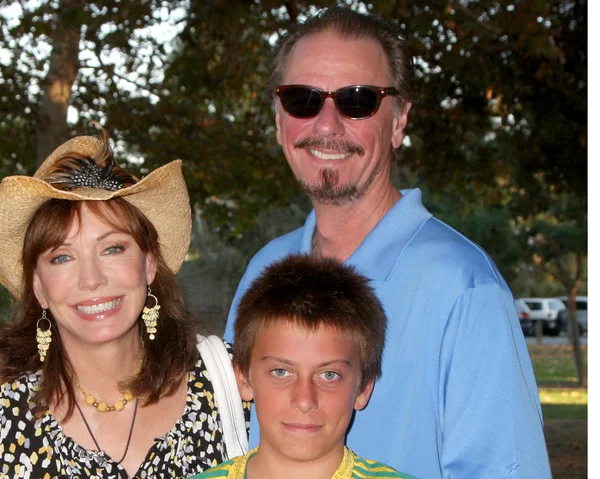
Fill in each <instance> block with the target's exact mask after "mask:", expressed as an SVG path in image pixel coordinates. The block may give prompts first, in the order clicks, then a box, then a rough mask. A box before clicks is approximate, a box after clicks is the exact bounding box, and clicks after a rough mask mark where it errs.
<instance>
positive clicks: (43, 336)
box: [35, 309, 52, 362]
mask: <svg viewBox="0 0 600 479" xmlns="http://www.w3.org/2000/svg"><path fill="white" fill-rule="evenodd" d="M40 321H48V329H46V331H43V330H42V329H40ZM35 326H36V335H35V339H36V340H37V347H38V354H39V355H40V361H41V362H44V359H46V354H48V348H49V347H50V343H51V342H52V323H51V322H50V320H49V319H48V318H47V317H46V309H42V317H41V318H40V319H38V321H37V324H36V325H35Z"/></svg>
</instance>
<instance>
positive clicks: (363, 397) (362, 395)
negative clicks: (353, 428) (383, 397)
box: [354, 379, 375, 411]
mask: <svg viewBox="0 0 600 479" xmlns="http://www.w3.org/2000/svg"><path fill="white" fill-rule="evenodd" d="M374 386H375V379H371V380H370V381H369V382H368V383H367V384H366V385H365V387H364V388H362V391H360V392H359V393H358V394H357V396H356V399H354V409H356V410H357V411H361V410H362V409H364V408H365V407H366V406H367V404H368V403H369V399H371V394H372V393H373V387H374Z"/></svg>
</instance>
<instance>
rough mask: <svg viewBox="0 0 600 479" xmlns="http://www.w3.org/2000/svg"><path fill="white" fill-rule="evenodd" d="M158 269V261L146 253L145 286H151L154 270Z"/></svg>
mask: <svg viewBox="0 0 600 479" xmlns="http://www.w3.org/2000/svg"><path fill="white" fill-rule="evenodd" d="M157 269H158V261H157V260H156V258H155V257H154V255H153V254H150V253H148V254H147V255H146V284H152V282H153V281H154V278H155V277H156V270H157Z"/></svg>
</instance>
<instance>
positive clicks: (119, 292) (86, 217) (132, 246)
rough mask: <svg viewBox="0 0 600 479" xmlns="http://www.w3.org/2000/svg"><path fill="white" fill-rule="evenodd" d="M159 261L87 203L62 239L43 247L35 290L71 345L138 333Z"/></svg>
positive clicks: (120, 338) (35, 280)
mask: <svg viewBox="0 0 600 479" xmlns="http://www.w3.org/2000/svg"><path fill="white" fill-rule="evenodd" d="M155 274H156V262H155V261H154V259H153V258H152V257H151V256H150V255H146V254H145V253H144V252H143V251H142V250H141V249H140V247H139V246H138V244H137V243H136V241H135V239H134V238H133V237H132V236H131V235H129V234H127V233H123V232H121V231H118V230H115V229H114V228H113V227H111V226H109V225H107V224H106V223H104V222H103V221H102V220H100V219H99V218H98V217H96V216H95V215H94V214H93V213H92V212H91V211H90V210H89V209H88V207H87V206H86V205H85V204H84V205H83V206H82V208H81V224H79V221H78V220H77V217H75V219H74V220H73V222H72V224H71V227H70V230H69V232H68V234H67V236H66V238H65V241H64V242H63V244H62V245H60V246H58V247H57V248H53V249H49V250H47V251H45V252H43V253H42V254H41V255H40V256H39V258H38V260H37V265H36V268H35V271H34V276H33V288H34V291H35V295H36V297H37V299H38V301H39V302H40V304H41V306H42V307H44V308H49V309H50V312H51V313H52V316H53V317H54V318H55V320H56V323H57V325H58V328H59V330H60V334H61V339H62V341H63V342H64V344H65V346H66V347H69V344H75V343H77V344H78V345H85V346H88V345H91V344H100V343H106V342H110V341H118V340H123V339H125V338H127V337H130V336H132V335H137V334H138V333H137V328H136V327H135V326H136V323H137V319H138V317H139V315H140V312H141V310H142V308H143V307H144V303H145V301H146V291H147V285H149V284H151V283H152V281H153V280H154V276H155Z"/></svg>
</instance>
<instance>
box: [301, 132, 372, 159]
mask: <svg viewBox="0 0 600 479" xmlns="http://www.w3.org/2000/svg"><path fill="white" fill-rule="evenodd" d="M294 148H301V149H314V150H316V149H323V150H330V151H336V152H339V153H351V154H356V155H358V156H363V155H364V154H365V150H364V148H363V147H362V146H360V145H358V144H356V143H352V142H350V141H348V140H328V139H326V138H318V137H317V138H315V137H311V136H307V137H306V138H302V139H301V140H298V141H296V142H294Z"/></svg>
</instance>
